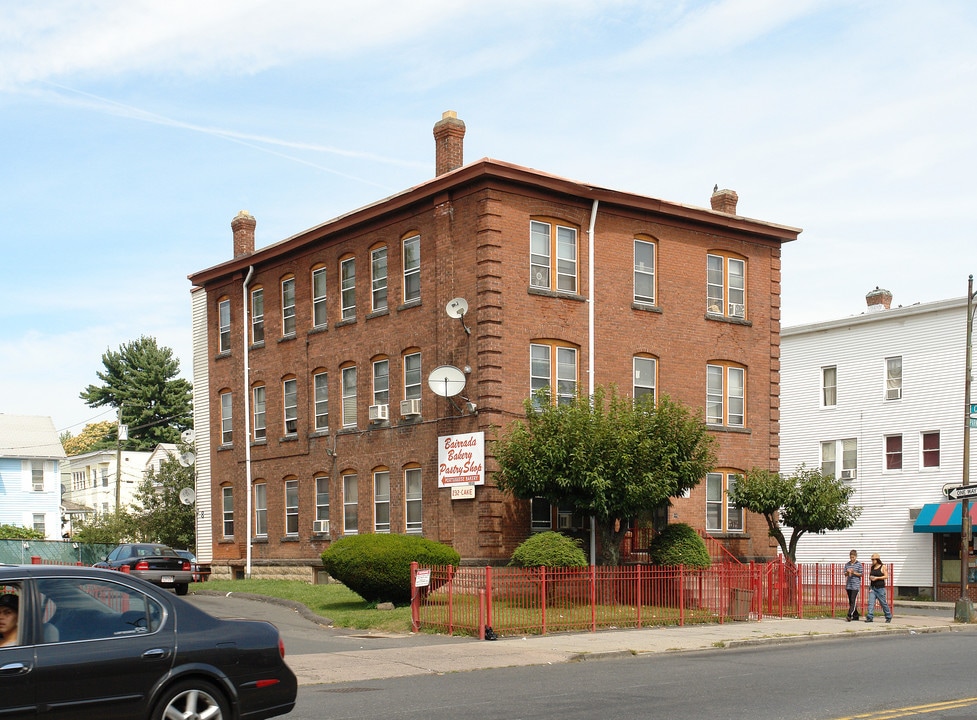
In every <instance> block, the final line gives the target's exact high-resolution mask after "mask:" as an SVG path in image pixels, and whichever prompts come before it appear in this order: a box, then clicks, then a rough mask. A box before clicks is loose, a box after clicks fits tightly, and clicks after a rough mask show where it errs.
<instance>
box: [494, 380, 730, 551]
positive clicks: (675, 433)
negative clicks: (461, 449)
mask: <svg viewBox="0 0 977 720" xmlns="http://www.w3.org/2000/svg"><path fill="white" fill-rule="evenodd" d="M525 408H526V419H525V420H524V421H523V420H518V421H516V422H514V423H513V424H512V425H511V426H510V427H509V428H508V430H507V432H506V433H505V434H504V435H503V436H502V437H500V438H499V439H498V440H496V442H495V444H494V453H495V459H496V461H497V462H498V465H499V470H498V471H497V472H496V473H495V481H496V483H497V484H498V487H499V489H500V490H502V491H503V492H507V493H510V494H512V495H513V496H515V497H517V498H523V499H531V498H534V497H540V498H545V499H546V500H548V501H549V502H550V503H552V504H554V505H564V506H565V505H569V506H571V507H573V508H574V509H575V510H576V511H579V512H581V513H584V514H585V515H590V516H593V517H594V518H595V522H596V531H597V532H598V533H599V536H600V541H601V551H602V557H601V562H602V564H605V565H616V564H618V562H619V560H620V543H621V539H622V538H623V536H624V533H625V532H626V531H627V527H626V522H625V521H627V520H628V519H631V518H634V517H637V516H638V515H639V513H641V512H642V511H646V510H651V509H653V508H655V507H659V506H662V505H665V504H667V503H668V502H669V500H670V498H673V497H678V496H680V495H682V494H683V493H684V492H685V491H686V490H689V489H691V488H693V487H695V486H696V485H697V484H698V483H699V481H700V480H701V479H702V478H703V477H705V475H706V473H707V472H708V471H709V470H711V469H712V467H713V464H714V462H715V455H714V452H713V442H714V440H713V438H712V437H711V436H710V435H709V433H708V432H707V430H706V426H705V423H704V422H703V421H702V419H701V417H699V416H696V415H693V413H692V412H691V411H689V410H688V409H687V408H685V407H684V406H683V405H681V404H679V403H677V402H673V401H672V400H670V399H669V398H668V397H666V396H662V397H660V398H659V399H658V402H657V403H653V402H651V399H650V397H647V396H646V397H645V398H641V399H639V400H637V401H635V400H632V399H631V398H630V397H626V396H620V395H618V394H617V392H616V391H615V389H614V387H613V386H612V387H610V388H607V389H605V388H598V389H597V390H596V391H595V393H594V396H593V398H588V397H586V396H582V395H578V396H577V397H576V398H574V399H573V401H571V402H569V403H560V404H551V403H550V402H549V397H548V395H546V394H545V393H543V394H539V395H537V396H536V397H535V401H534V399H529V400H527V401H526V404H525Z"/></svg>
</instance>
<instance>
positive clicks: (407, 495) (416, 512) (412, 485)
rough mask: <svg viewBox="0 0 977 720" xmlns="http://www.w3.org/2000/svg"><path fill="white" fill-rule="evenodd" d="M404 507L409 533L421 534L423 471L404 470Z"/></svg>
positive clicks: (416, 469)
mask: <svg viewBox="0 0 977 720" xmlns="http://www.w3.org/2000/svg"><path fill="white" fill-rule="evenodd" d="M404 505H405V509H406V515H407V532H408V534H411V533H418V534H419V533H420V532H421V513H422V512H423V503H422V502H421V469H420V468H408V469H407V470H404Z"/></svg>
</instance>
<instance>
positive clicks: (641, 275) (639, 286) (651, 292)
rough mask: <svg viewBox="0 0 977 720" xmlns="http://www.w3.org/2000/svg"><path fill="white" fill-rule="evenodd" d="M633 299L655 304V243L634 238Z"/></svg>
mask: <svg viewBox="0 0 977 720" xmlns="http://www.w3.org/2000/svg"><path fill="white" fill-rule="evenodd" d="M634 301H635V302H638V303H647V304H649V305H654V304H655V243H653V242H649V241H647V240H639V239H637V238H635V240H634Z"/></svg>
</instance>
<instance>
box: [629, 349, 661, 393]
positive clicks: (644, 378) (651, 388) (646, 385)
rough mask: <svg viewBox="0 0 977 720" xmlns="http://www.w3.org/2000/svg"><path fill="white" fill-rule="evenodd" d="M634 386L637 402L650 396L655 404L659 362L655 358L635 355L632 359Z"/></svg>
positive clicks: (633, 390) (633, 391)
mask: <svg viewBox="0 0 977 720" xmlns="http://www.w3.org/2000/svg"><path fill="white" fill-rule="evenodd" d="M631 363H632V372H633V380H632V382H633V385H632V394H631V397H633V398H634V399H635V400H638V399H639V398H642V397H645V396H650V397H651V402H652V403H654V402H655V385H656V383H657V381H658V361H657V360H656V359H655V358H653V357H648V356H645V355H635V356H634V358H632V361H631Z"/></svg>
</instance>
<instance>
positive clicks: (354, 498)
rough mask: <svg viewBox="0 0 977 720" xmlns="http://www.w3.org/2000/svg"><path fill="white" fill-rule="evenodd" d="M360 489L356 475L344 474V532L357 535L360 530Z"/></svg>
mask: <svg viewBox="0 0 977 720" xmlns="http://www.w3.org/2000/svg"><path fill="white" fill-rule="evenodd" d="M358 503H359V489H358V487H357V481H356V475H343V534H344V535H356V534H357V533H358V532H359V518H358V516H357V513H358V512H359V509H358Z"/></svg>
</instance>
